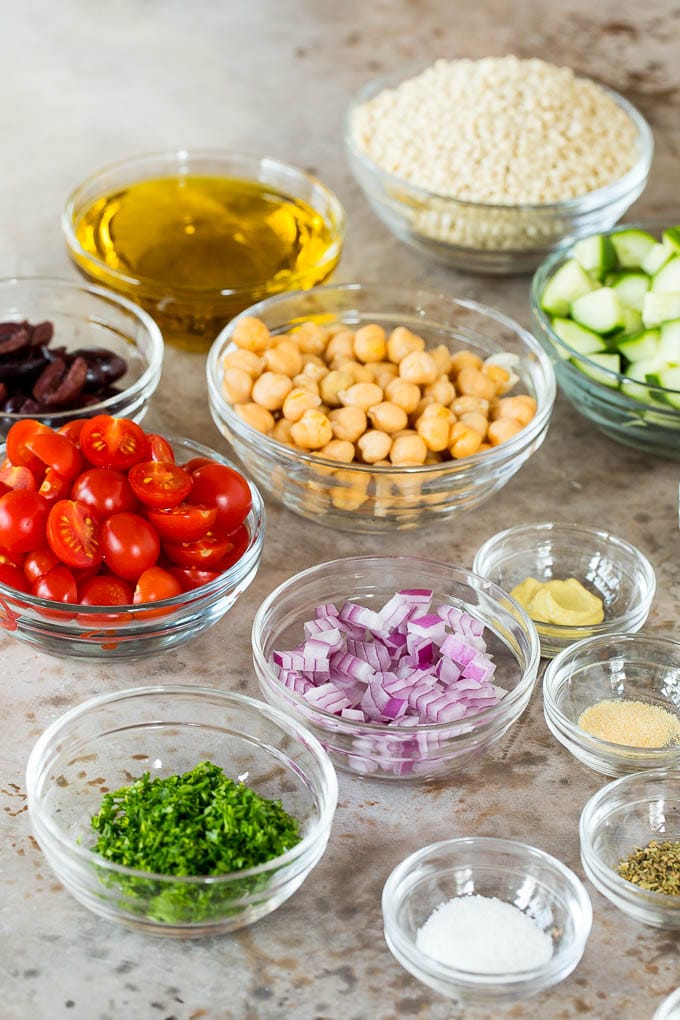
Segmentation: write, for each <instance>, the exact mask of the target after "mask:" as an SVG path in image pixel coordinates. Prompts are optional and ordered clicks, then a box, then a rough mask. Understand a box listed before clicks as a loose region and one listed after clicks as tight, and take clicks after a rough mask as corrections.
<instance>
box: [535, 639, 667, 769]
mask: <svg viewBox="0 0 680 1020" xmlns="http://www.w3.org/2000/svg"><path fill="white" fill-rule="evenodd" d="M624 700H625V701H642V702H644V703H646V704H649V705H656V706H658V707H659V708H664V709H666V710H667V711H669V712H672V713H673V715H676V716H678V719H679V722H680V641H671V640H669V639H668V638H656V637H649V636H647V635H646V634H604V635H600V636H599V637H593V638H588V639H587V640H585V641H579V642H577V643H576V644H574V645H571V646H570V647H569V648H565V649H564V651H562V652H560V654H559V655H558V656H557V658H555V659H553V661H552V662H551V663H550V665H549V666H548V668H547V669H546V671H545V674H544V676H543V708H544V712H545V721H546V723H547V724H548V729H549V730H550V732H551V733H552V734H553V736H554V737H556V738H557V740H559V742H560V743H561V744H563V745H564V746H565V747H566V748H567V750H568V751H571V753H572V754H573V755H574V757H575V758H578V760H579V761H582V762H583V763H584V764H585V765H587V766H588V767H589V768H591V769H595V771H596V772H601V773H602V774H603V775H605V776H625V775H628V773H630V772H641V771H642V770H643V769H658V768H672V767H678V766H680V744H675V745H672V746H668V747H655V748H638V747H631V746H626V745H623V744H615V743H612V742H611V741H609V740H601V739H599V738H598V737H594V736H592V735H591V734H590V733H587V732H586V731H585V730H583V729H581V728H580V727H579V725H578V720H579V718H580V716H581V713H582V712H584V711H585V709H586V708H589V707H590V706H591V705H595V704H597V703H598V702H600V701H624Z"/></svg>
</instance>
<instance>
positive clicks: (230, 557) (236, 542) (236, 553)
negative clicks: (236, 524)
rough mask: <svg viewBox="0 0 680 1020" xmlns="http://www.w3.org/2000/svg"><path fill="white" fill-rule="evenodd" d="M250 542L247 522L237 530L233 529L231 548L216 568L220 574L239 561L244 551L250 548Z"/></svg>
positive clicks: (230, 541) (230, 538)
mask: <svg viewBox="0 0 680 1020" xmlns="http://www.w3.org/2000/svg"><path fill="white" fill-rule="evenodd" d="M249 542H250V535H249V534H248V529H247V528H246V526H245V524H242V525H241V527H240V528H237V529H236V531H232V533H231V535H229V548H228V549H227V551H226V553H225V554H224V556H223V557H222V559H221V560H220V562H219V563H218V564H217V565H216V566H215V570H218V571H219V572H220V574H222V573H223V572H224V571H225V570H229V568H230V567H233V566H234V564H235V563H237V562H238V561H239V560H240V559H241V557H242V556H243V554H244V552H245V551H246V549H247V548H248V544H249Z"/></svg>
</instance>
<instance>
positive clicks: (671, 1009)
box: [652, 988, 680, 1020]
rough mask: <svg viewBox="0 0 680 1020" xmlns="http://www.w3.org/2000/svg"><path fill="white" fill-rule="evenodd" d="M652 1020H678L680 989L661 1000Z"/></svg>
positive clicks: (679, 1017)
mask: <svg viewBox="0 0 680 1020" xmlns="http://www.w3.org/2000/svg"><path fill="white" fill-rule="evenodd" d="M652 1020H680V988H676V989H675V991H674V992H671V994H670V995H668V996H667V997H666V998H665V999H664V1000H663V1002H662V1003H661V1004H660V1006H659V1008H658V1009H657V1010H656V1012H655V1013H654V1016H653V1017H652Z"/></svg>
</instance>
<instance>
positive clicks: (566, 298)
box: [541, 259, 595, 316]
mask: <svg viewBox="0 0 680 1020" xmlns="http://www.w3.org/2000/svg"><path fill="white" fill-rule="evenodd" d="M594 286H595V284H594V283H593V281H592V280H591V279H590V277H589V276H588V274H587V273H586V271H585V269H584V268H583V267H582V266H580V265H579V263H578V262H577V261H576V259H569V260H568V261H567V262H564V263H563V264H562V265H561V266H560V268H559V269H558V270H557V272H556V273H555V275H554V276H552V277H551V278H550V279H549V280H548V282H547V283H546V285H545V289H544V291H543V294H542V296H541V308H543V310H544V311H546V312H547V313H548V315H559V316H565V315H568V314H569V308H570V306H571V303H572V301H574V300H575V299H576V298H578V297H580V296H581V295H582V294H587V293H588V292H589V291H591V290H592V289H593V287H594Z"/></svg>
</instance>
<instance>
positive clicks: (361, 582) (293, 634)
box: [252, 556, 539, 782]
mask: <svg viewBox="0 0 680 1020" xmlns="http://www.w3.org/2000/svg"><path fill="white" fill-rule="evenodd" d="M405 588H424V589H430V590H432V591H433V592H434V595H433V598H432V605H433V607H436V606H440V605H448V606H454V607H457V608H459V609H462V610H464V611H465V612H468V613H470V614H471V615H472V616H474V617H475V618H476V619H477V620H480V621H481V622H482V623H483V624H484V626H485V628H486V632H485V639H486V642H487V647H488V650H489V651H490V652H491V653H492V654H493V656H494V660H495V663H496V673H495V675H494V680H493V682H494V684H497V685H498V686H499V687H502V688H503V689H504V690H505V691H506V692H507V693H506V694H505V696H504V697H503V698H502V699H501V700H500V701H499V703H498V704H497V705H494V706H493V707H491V708H487V709H485V710H483V711H479V712H476V713H475V714H474V715H469V716H466V717H465V718H464V719H462V720H461V721H460V722H457V723H430V724H427V725H426V724H419V725H418V726H405V725H390V726H389V727H388V726H385V725H384V724H380V723H368V722H366V723H362V722H352V721H350V720H348V719H342V718H340V717H339V716H336V715H334V714H332V713H331V712H327V711H324V710H322V709H320V708H317V707H316V706H314V705H312V704H311V703H310V702H309V701H307V700H306V699H305V698H303V697H302V696H301V695H298V694H296V693H295V692H293V691H291V690H289V688H287V687H285V686H284V685H283V684H282V682H281V681H280V680H279V677H278V673H277V672H276V671H275V668H274V666H273V659H272V656H273V653H274V651H280V650H285V649H291V648H295V647H296V646H298V645H299V644H300V643H301V642H302V641H303V640H304V634H303V624H304V623H305V621H307V620H310V619H311V618H312V617H313V616H314V609H315V607H316V606H318V605H321V604H325V603H334V604H335V605H336V606H337V608H338V609H339V608H340V607H341V606H342V604H343V603H344V602H354V603H357V604H358V605H361V606H367V607H369V608H371V609H375V610H379V609H381V608H382V606H383V605H384V604H385V603H386V602H387V601H388V599H389V598H391V596H392V595H394V593H395V592H397V591H401V590H403V589H405ZM252 644H253V662H254V664H255V672H256V673H257V678H258V681H259V684H260V689H261V691H262V693H263V695H264V697H265V698H266V699H267V701H269V702H270V703H271V704H273V705H275V706H277V707H278V708H280V709H282V710H283V711H285V712H288V713H290V714H291V715H293V716H294V717H295V718H297V719H299V720H300V721H301V722H302V723H304V725H306V726H307V727H308V728H309V729H310V730H311V731H312V733H314V735H315V736H316V737H318V739H319V740H320V741H321V743H322V744H323V746H324V747H325V748H326V750H327V751H328V753H329V755H330V757H331V760H332V762H333V764H334V765H335V766H336V768H337V769H339V770H340V771H342V772H349V773H352V774H354V775H358V776H361V777H362V778H364V779H369V780H373V779H381V780H385V781H390V782H403V781H408V780H411V781H419V780H420V781H422V780H427V779H433V778H436V777H437V776H443V775H448V774H450V773H453V772H456V771H458V770H459V769H463V768H465V767H466V766H467V765H468V764H469V763H470V762H471V761H473V760H475V759H476V758H479V757H481V756H483V755H484V754H486V753H487V752H488V751H489V750H490V749H491V748H492V747H493V746H494V745H495V744H497V743H498V742H499V740H501V738H502V737H503V736H504V734H505V733H507V731H508V730H509V729H510V727H511V726H512V725H513V724H514V723H515V722H516V721H517V720H518V719H519V717H520V716H521V714H522V712H523V711H524V709H525V708H526V706H527V704H528V703H529V698H530V697H531V692H532V690H533V687H534V684H535V682H536V676H537V671H538V663H539V646H538V637H537V635H536V630H535V628H534V625H533V623H532V622H531V621H530V620H529V617H528V616H527V615H526V613H525V612H524V610H523V609H522V608H521V607H520V606H518V605H517V603H516V602H513V600H512V599H510V598H509V597H508V596H507V595H506V594H505V592H502V591H501V590H500V589H499V588H497V587H496V585H494V584H491V582H490V581H486V580H485V579H484V578H481V577H478V576H477V575H476V574H473V573H472V572H471V571H468V570H463V569H457V568H456V567H452V566H450V565H449V564H447V563H438V562H436V561H433V560H425V559H417V558H415V557H409V556H395V557H390V556H359V557H353V558H350V559H344V560H334V561H333V562H330V563H321V564H319V565H318V566H316V567H311V568H310V569H309V570H303V571H302V572H301V573H299V574H295V575H294V576H293V577H290V578H289V579H288V580H287V581H284V583H283V584H281V585H279V587H278V588H276V589H275V590H274V591H273V592H272V593H271V594H270V595H269V596H268V597H267V598H266V599H265V601H264V602H263V603H262V605H261V606H260V608H259V609H258V611H257V615H256V616H255V620H254V621H253V630H252Z"/></svg>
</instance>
